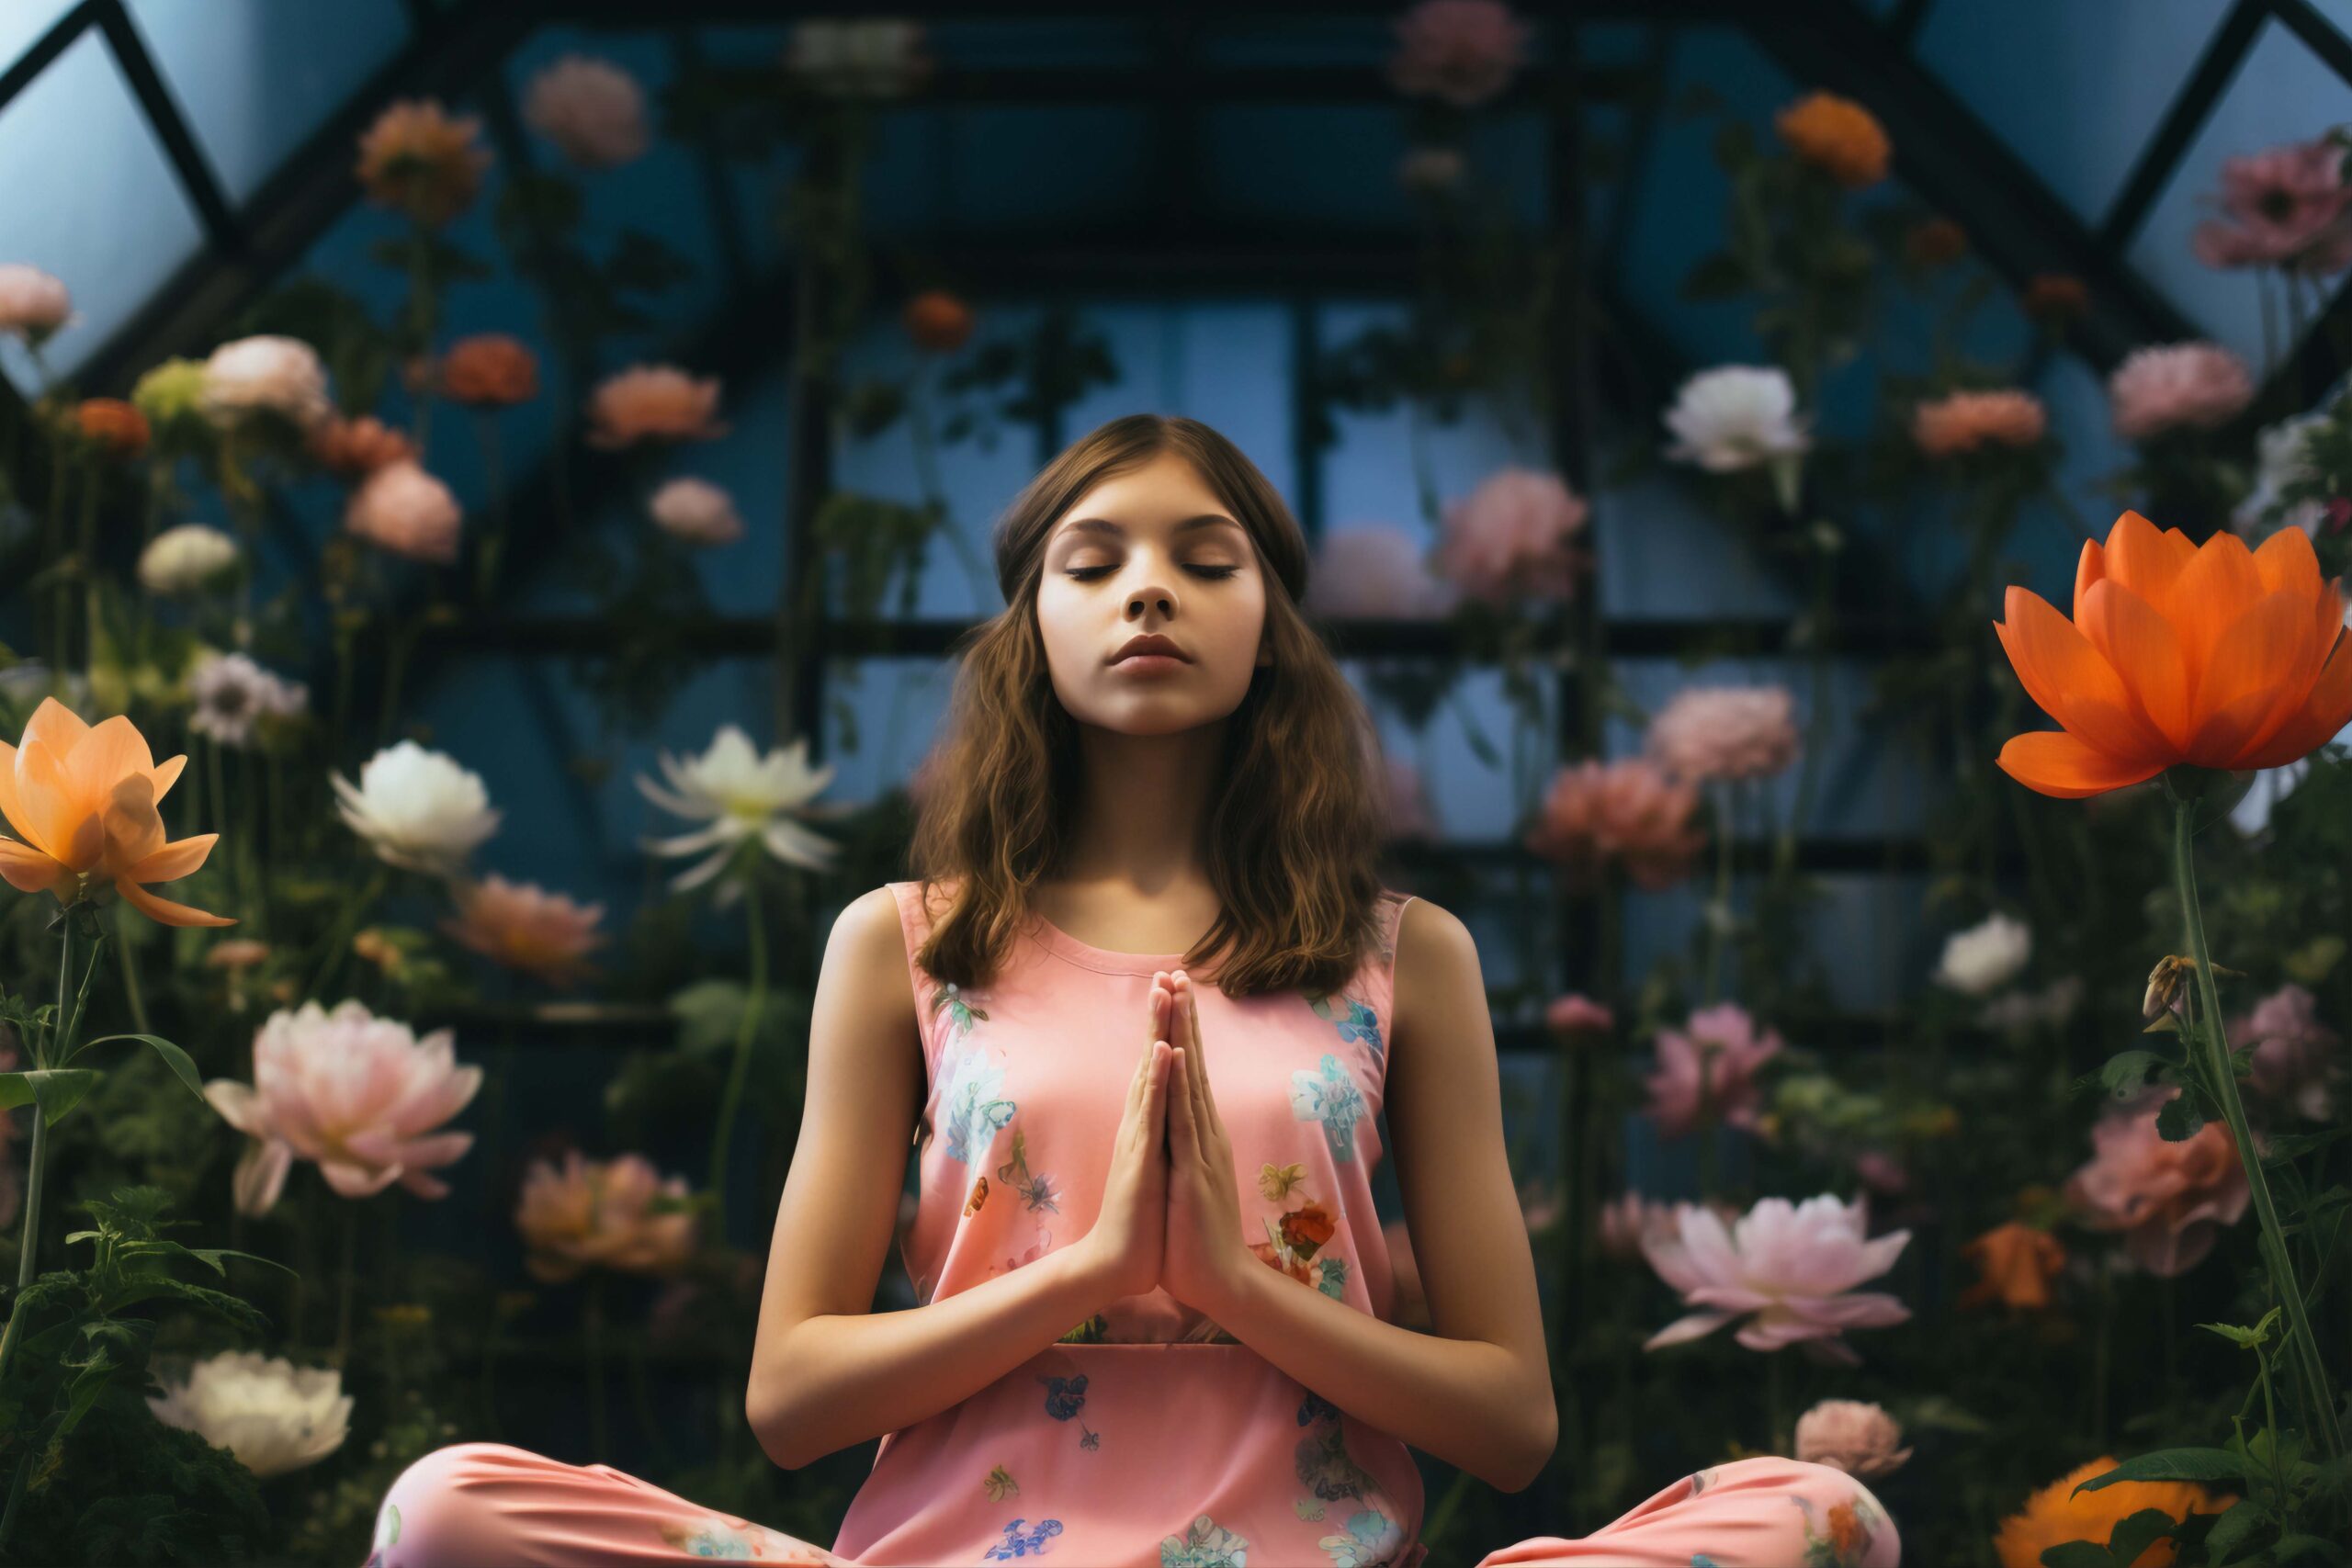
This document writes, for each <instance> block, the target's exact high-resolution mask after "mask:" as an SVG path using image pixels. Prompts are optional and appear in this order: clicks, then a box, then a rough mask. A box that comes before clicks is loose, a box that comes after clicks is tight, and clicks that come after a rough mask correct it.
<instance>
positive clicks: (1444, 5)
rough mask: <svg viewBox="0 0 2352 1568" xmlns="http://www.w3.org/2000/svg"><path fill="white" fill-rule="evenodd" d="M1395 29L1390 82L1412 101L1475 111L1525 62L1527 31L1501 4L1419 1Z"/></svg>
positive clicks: (1466, 0)
mask: <svg viewBox="0 0 2352 1568" xmlns="http://www.w3.org/2000/svg"><path fill="white" fill-rule="evenodd" d="M1395 26H1396V29H1397V51H1396V53H1395V54H1393V55H1392V56H1390V58H1389V62H1388V80H1389V82H1390V83H1391V84H1392V85H1394V86H1395V87H1396V88H1397V91H1398V92H1400V93H1404V94H1407V95H1408V96H1415V97H1423V96H1429V97H1440V98H1443V99H1444V100H1445V101H1446V102H1447V103H1450V104H1452V105H1453V106H1454V107H1457V108H1465V109H1466V108H1475V107H1477V106H1478V105H1480V104H1482V103H1485V102H1486V101H1487V99H1489V98H1491V97H1493V96H1495V95H1496V94H1498V93H1499V92H1501V91H1502V90H1503V89H1504V88H1505V87H1506V86H1509V85H1510V79H1511V75H1512V73H1515V72H1516V71H1518V70H1519V68H1520V67H1521V65H1523V64H1525V63H1526V62H1527V42H1528V28H1527V26H1526V24H1525V23H1523V22H1521V21H1520V20H1519V19H1518V18H1517V17H1513V16H1512V15H1511V12H1510V6H1506V5H1504V4H1502V0H1420V3H1419V5H1417V6H1413V7H1412V8H1411V9H1410V10H1408V11H1407V12H1406V13H1405V14H1404V15H1403V16H1402V17H1398V18H1397V21H1396V23H1395Z"/></svg>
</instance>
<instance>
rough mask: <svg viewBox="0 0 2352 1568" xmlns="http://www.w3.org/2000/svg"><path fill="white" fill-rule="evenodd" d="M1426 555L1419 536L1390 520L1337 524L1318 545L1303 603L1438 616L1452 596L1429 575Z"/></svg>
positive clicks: (1350, 611)
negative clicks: (1358, 525) (1346, 525)
mask: <svg viewBox="0 0 2352 1568" xmlns="http://www.w3.org/2000/svg"><path fill="white" fill-rule="evenodd" d="M1427 554H1428V552H1427V551H1426V550H1425V549H1424V548H1423V547H1422V545H1421V542H1420V540H1419V539H1418V538H1416V537H1415V536H1413V535H1411V534H1409V533H1408V532H1406V531H1405V530H1404V529H1402V528H1399V527H1397V526H1395V525H1389V524H1382V525H1375V526H1372V527H1363V528H1340V529H1335V530H1333V531H1332V532H1330V533H1328V534H1326V535H1324V536H1323V538H1322V542H1321V543H1320V544H1318V545H1317V547H1316V551H1315V565H1314V569H1313V570H1311V571H1310V572H1309V573H1308V574H1307V590H1306V606H1307V608H1308V609H1310V610H1312V611H1313V612H1314V613H1315V614H1316V615H1326V616H1332V615H1383V616H1393V617H1395V618H1397V619H1399V620H1428V619H1431V618H1433V617H1435V616H1439V615H1443V614H1445V612H1446V611H1447V609H1448V608H1450V607H1451V601H1452V598H1453V596H1452V594H1450V593H1449V592H1447V590H1446V585H1445V584H1443V583H1442V582H1440V581H1438V580H1437V579H1436V578H1435V577H1433V576H1431V575H1430V565H1429V561H1428V558H1427Z"/></svg>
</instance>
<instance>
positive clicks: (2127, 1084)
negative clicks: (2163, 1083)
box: [2098, 1051, 2171, 1100]
mask: <svg viewBox="0 0 2352 1568" xmlns="http://www.w3.org/2000/svg"><path fill="white" fill-rule="evenodd" d="M2170 1065H2171V1063H2170V1062H2169V1061H2168V1060H2167V1059H2166V1058H2165V1057H2163V1056H2161V1055H2157V1054H2156V1053H2155V1052H2154V1051H2119V1052H2117V1053H2116V1054H2115V1055H2112V1056H2109V1058H2108V1059H2107V1062H2106V1065H2105V1066H2101V1067H2100V1068H2099V1070H2098V1081H2099V1083H2100V1084H2101V1085H2102V1086H2104V1087H2105V1088H2106V1089H2107V1092H2108V1093H2109V1094H2110V1095H2113V1096H2114V1097H2115V1098H2116V1099H2118V1100H2129V1099H2131V1096H2133V1095H2134V1094H2137V1093H2138V1092H2139V1091H2140V1085H2141V1084H2142V1083H2143V1081H2144V1080H2145V1079H2146V1077H2147V1076H2148V1075H2149V1074H2150V1073H2153V1072H2154V1071H2156V1070H2157V1069H2158V1068H2160V1067H2165V1066H2170Z"/></svg>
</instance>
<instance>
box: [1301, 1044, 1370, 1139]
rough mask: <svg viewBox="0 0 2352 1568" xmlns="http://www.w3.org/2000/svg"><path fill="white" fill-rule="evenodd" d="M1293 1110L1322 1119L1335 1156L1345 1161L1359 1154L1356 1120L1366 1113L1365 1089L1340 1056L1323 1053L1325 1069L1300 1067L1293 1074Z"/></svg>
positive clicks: (1303, 1118)
mask: <svg viewBox="0 0 2352 1568" xmlns="http://www.w3.org/2000/svg"><path fill="white" fill-rule="evenodd" d="M1290 1111H1291V1114H1292V1115H1293V1116H1295V1117H1297V1118H1298V1119H1299V1120H1300V1121H1302V1122H1321V1123H1322V1124H1323V1141H1324V1142H1326V1143H1328V1144H1329V1145H1331V1157H1332V1158H1333V1159H1335V1160H1339V1161H1341V1162H1342V1163H1344V1162H1346V1161H1348V1160H1351V1159H1353V1158H1355V1157H1356V1123H1357V1122H1359V1121H1361V1120H1362V1119H1363V1114H1364V1102H1363V1090H1362V1089H1358V1088H1356V1082H1355V1079H1353V1078H1351V1077H1349V1076H1348V1072H1347V1069H1346V1068H1345V1067H1342V1066H1340V1058H1339V1057H1337V1056H1334V1055H1331V1053H1329V1051H1326V1052H1324V1053H1323V1061H1322V1064H1321V1071H1320V1072H1319V1073H1312V1072H1309V1071H1307V1070H1306V1068H1305V1067H1300V1068H1298V1069H1296V1070H1295V1071H1294V1072H1293V1073H1292V1074H1291V1075H1290Z"/></svg>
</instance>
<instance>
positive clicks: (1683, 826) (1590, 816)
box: [1526, 757, 1707, 892]
mask: <svg viewBox="0 0 2352 1568" xmlns="http://www.w3.org/2000/svg"><path fill="white" fill-rule="evenodd" d="M1698 807H1699V791H1698V787H1697V786H1696V785H1695V784H1686V783H1682V782H1680V781H1679V780H1675V779H1669V778H1668V777H1667V776H1666V774H1665V773H1662V772H1660V771H1659V769H1658V768H1657V765H1656V764H1654V763H1651V762H1648V761H1644V760H1643V759H1641V758H1639V757H1629V758H1625V759H1623V760H1621V761H1614V762H1607V763H1603V762H1597V761H1583V762H1575V763H1571V764H1569V765H1568V766H1566V767H1564V768H1562V769H1561V770H1560V771H1559V772H1558V773H1554V774H1553V775H1552V783H1551V785H1550V787H1549V788H1548V789H1546V790H1545V791H1544V804H1543V807H1542V812H1541V815H1540V816H1539V817H1538V818H1537V820H1536V824H1535V826H1534V827H1533V828H1532V829H1529V830H1528V834H1527V839H1526V843H1527V847H1528V849H1529V850H1530V851H1531V852H1533V853H1536V854H1539V855H1542V856H1544V858H1545V859H1547V860H1553V861H1557V862H1559V863H1561V864H1562V865H1564V866H1566V868H1567V870H1568V872H1569V873H1570V874H1571V875H1572V876H1575V877H1577V878H1578V879H1585V878H1589V877H1590V876H1591V875H1592V874H1595V873H1597V872H1598V871H1599V870H1600V868H1601V867H1602V866H1603V865H1604V864H1606V863H1609V862H1611V861H1623V863H1624V866H1625V873H1626V874H1627V875H1628V876H1630V877H1632V878H1633V880H1634V886H1638V887H1645V888H1648V889H1650V890H1652V891H1653V892H1655V891H1656V890H1657V889H1658V888H1661V887H1670V886H1673V885H1674V884H1675V883H1677V882H1679V881H1681V880H1682V879H1683V878H1684V877H1685V876H1688V875H1689V874H1691V861H1692V859H1693V858H1694V857H1696V856H1697V854H1698V852H1699V851H1700V850H1701V849H1702V848H1703V847H1704V846H1705V844H1706V842H1707V836H1706V834H1705V833H1703V832H1702V831H1701V830H1700V829H1698V828H1696V827H1694V826H1692V824H1691V813H1692V812H1694V811H1696V810H1697V809H1698Z"/></svg>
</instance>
